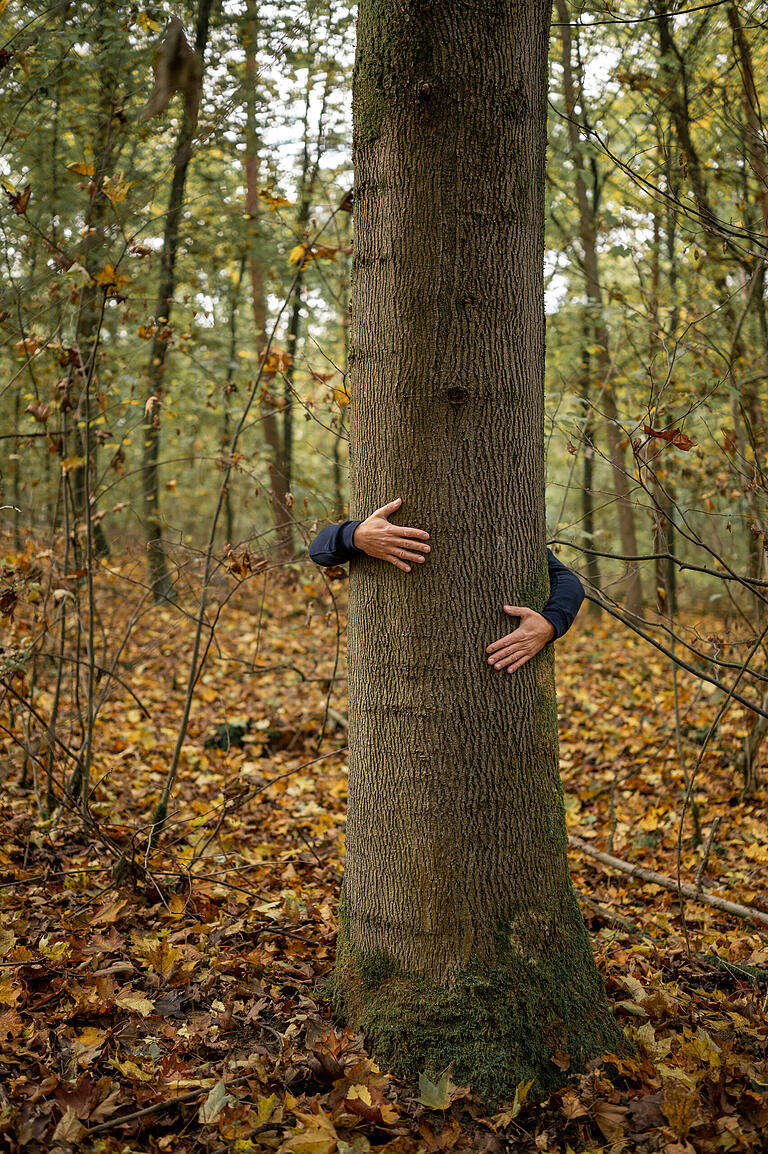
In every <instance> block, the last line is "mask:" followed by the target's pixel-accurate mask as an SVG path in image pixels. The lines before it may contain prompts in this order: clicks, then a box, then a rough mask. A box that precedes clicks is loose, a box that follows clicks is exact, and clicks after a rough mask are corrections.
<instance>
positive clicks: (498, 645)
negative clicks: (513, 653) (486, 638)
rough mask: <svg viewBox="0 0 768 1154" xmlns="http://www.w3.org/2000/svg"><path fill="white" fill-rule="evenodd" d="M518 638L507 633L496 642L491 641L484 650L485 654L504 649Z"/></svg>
mask: <svg viewBox="0 0 768 1154" xmlns="http://www.w3.org/2000/svg"><path fill="white" fill-rule="evenodd" d="M517 640H518V638H516V637H515V635H514V633H507V634H506V636H504V637H500V638H499V640H498V641H492V642H491V644H490V645H487V646H486V648H485V652H486V653H495V652H496V651H497V650H498V649H506V647H507V646H508V645H512V644H513V643H514V641H517Z"/></svg>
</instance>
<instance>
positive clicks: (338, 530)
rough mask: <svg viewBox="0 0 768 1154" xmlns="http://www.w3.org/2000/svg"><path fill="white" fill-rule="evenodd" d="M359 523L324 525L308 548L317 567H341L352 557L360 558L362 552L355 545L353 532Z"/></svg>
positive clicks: (346, 522)
mask: <svg viewBox="0 0 768 1154" xmlns="http://www.w3.org/2000/svg"><path fill="white" fill-rule="evenodd" d="M360 524H361V522H360V521H342V523H341V524H340V525H326V526H325V528H324V529H321V530H320V532H319V533H318V534H317V536H316V537H315V539H314V541H313V542H312V544H311V545H310V546H309V555H310V557H311V558H312V560H313V561H314V562H315V563H316V564H318V565H326V566H327V565H343V564H344V562H345V561H351V560H352V558H353V557H361V556H362V550H361V549H358V548H357V546H356V545H355V540H354V538H355V530H356V529H357V527H358V525H360Z"/></svg>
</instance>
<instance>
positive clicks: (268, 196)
mask: <svg viewBox="0 0 768 1154" xmlns="http://www.w3.org/2000/svg"><path fill="white" fill-rule="evenodd" d="M259 200H263V201H264V203H265V204H268V205H269V211H270V212H274V211H275V209H276V208H279V207H280V205H281V204H293V201H291V200H286V199H285V197H284V196H273V195H272V193H271V192H270V191H269V189H268V188H262V189H261V190H260V192H259Z"/></svg>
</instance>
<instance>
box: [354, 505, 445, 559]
mask: <svg viewBox="0 0 768 1154" xmlns="http://www.w3.org/2000/svg"><path fill="white" fill-rule="evenodd" d="M402 503H403V502H402V498H400V497H396V498H395V500H394V501H390V502H389V504H388V505H382V506H381V508H380V509H376V511H375V512H373V513H371V515H370V517H366V519H365V521H361V522H360V524H359V525H358V526H357V528H356V529H355V534H354V537H353V538H352V540H353V542H354V544H355V546H356V547H357V548H358V549H362V551H363V553H367V554H368V556H369V557H378V558H379V560H381V561H389V563H390V565H396V566H397V568H398V569H402V570H403V572H405V573H410V571H411V566H410V565H409V564H408V562H409V561H416V562H418V563H419V564H423V563H424V561H426V559H427V558H426V557H425V556H424V554H425V553H429V550H430V546H429V545H425V544H424V542H425V541H428V540H429V533H425V531H424V530H423V529H412V528H410V527H409V526H407V525H390V523H389V521H388V520H387V518H388V517H391V516H392V514H393V513H396V512H397V510H398V509H399V508H400V506H401V505H402Z"/></svg>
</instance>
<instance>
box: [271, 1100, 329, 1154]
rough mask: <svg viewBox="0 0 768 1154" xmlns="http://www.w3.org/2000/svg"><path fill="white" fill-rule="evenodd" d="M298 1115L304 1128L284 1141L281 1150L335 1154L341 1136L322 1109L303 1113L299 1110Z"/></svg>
mask: <svg viewBox="0 0 768 1154" xmlns="http://www.w3.org/2000/svg"><path fill="white" fill-rule="evenodd" d="M286 1104H287V1103H286ZM296 1117H297V1118H298V1120H299V1122H301V1124H302V1126H303V1127H304V1129H303V1130H301V1131H299V1132H297V1133H294V1134H293V1135H292V1136H291V1137H290V1138H288V1139H287V1141H285V1142H283V1144H282V1146H281V1147H280V1149H281V1151H283V1152H285V1151H291V1152H292V1154H333V1152H334V1151H335V1150H336V1147H337V1144H338V1140H339V1137H338V1134H337V1133H336V1128H335V1126H334V1125H333V1122H331V1120H330V1118H329V1117H328V1116H327V1115H326V1114H324V1113H323V1111H322V1109H319V1110H318V1112H317V1114H302V1113H300V1112H299V1111H298V1110H297V1111H296Z"/></svg>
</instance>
